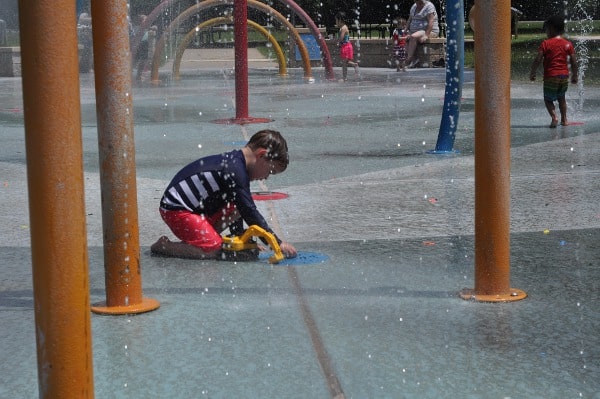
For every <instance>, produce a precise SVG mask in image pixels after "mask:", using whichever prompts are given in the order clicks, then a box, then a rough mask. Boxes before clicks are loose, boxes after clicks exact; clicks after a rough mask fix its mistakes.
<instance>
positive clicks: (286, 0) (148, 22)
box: [131, 0, 334, 79]
mask: <svg viewBox="0 0 600 399" xmlns="http://www.w3.org/2000/svg"><path fill="white" fill-rule="evenodd" d="M175 1H177V0H164V1H163V2H162V3H160V4H159V5H158V6H156V7H155V8H154V10H152V12H151V13H150V14H149V15H148V16H147V17H146V19H145V20H144V22H142V24H141V25H140V29H138V31H137V32H136V33H135V35H134V36H133V38H132V40H131V54H132V55H135V54H136V53H137V49H138V47H139V45H140V42H141V40H142V37H143V35H144V32H145V31H146V30H148V28H149V27H150V26H152V23H153V22H154V21H155V20H156V19H157V18H158V16H159V15H160V14H161V12H162V11H163V10H164V9H165V8H167V7H168V6H169V5H171V4H172V3H174V2H175ZM279 1H280V2H282V3H283V4H285V5H286V6H288V7H290V8H291V9H292V10H293V11H295V12H296V14H297V15H298V17H300V19H301V20H302V21H303V22H304V23H305V24H306V25H307V26H308V27H309V29H310V30H311V32H312V34H313V36H314V37H315V38H316V39H317V42H318V43H319V46H320V49H321V53H322V54H323V60H324V63H325V72H326V75H327V78H328V79H333V78H334V73H333V66H332V61H331V55H330V54H329V48H328V47H327V43H325V39H324V38H323V36H322V35H321V33H320V32H319V29H318V28H317V26H316V25H315V23H314V21H313V20H312V19H311V18H310V16H308V14H306V12H305V11H304V10H303V9H302V8H301V7H300V6H298V5H297V4H296V3H295V2H294V1H293V0H279Z"/></svg>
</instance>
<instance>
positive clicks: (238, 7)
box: [233, 0, 248, 120]
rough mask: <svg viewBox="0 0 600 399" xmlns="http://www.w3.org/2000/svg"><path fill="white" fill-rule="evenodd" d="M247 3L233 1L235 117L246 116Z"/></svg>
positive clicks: (244, 0) (245, 117)
mask: <svg viewBox="0 0 600 399" xmlns="http://www.w3.org/2000/svg"><path fill="white" fill-rule="evenodd" d="M247 24H248V4H247V2H246V0H234V2H233V31H234V34H235V41H234V48H235V64H234V65H235V117H236V118H237V119H240V120H242V119H247V118H248V25H247Z"/></svg>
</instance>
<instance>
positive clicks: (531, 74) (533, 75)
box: [529, 72, 535, 82]
mask: <svg viewBox="0 0 600 399" xmlns="http://www.w3.org/2000/svg"><path fill="white" fill-rule="evenodd" d="M529 80H531V81H532V82H533V81H534V80H535V72H531V73H530V74H529Z"/></svg>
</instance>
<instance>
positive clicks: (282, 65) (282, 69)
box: [173, 17, 287, 80]
mask: <svg viewBox="0 0 600 399" xmlns="http://www.w3.org/2000/svg"><path fill="white" fill-rule="evenodd" d="M231 22H233V18H232V17H218V18H212V19H209V20H208V21H204V22H202V23H200V24H198V26H196V27H195V28H192V30H190V31H189V32H188V33H187V35H185V37H184V38H183V40H182V41H181V43H179V46H177V51H176V52H175V60H174V61H173V77H174V78H175V80H179V67H180V66H181V58H182V57H183V53H184V52H185V49H186V47H187V45H188V44H189V42H190V41H192V39H193V38H194V35H195V34H196V32H198V31H199V30H202V29H205V28H208V27H210V26H213V25H217V24H221V23H231ZM248 25H250V26H252V27H253V28H254V29H255V30H257V31H258V32H260V33H261V34H262V35H263V36H265V37H266V38H267V40H269V42H270V43H271V45H272V46H273V49H274V50H275V54H277V60H278V61H279V76H286V75H287V63H286V61H285V55H284V54H283V51H282V50H281V46H280V45H279V43H278V42H277V40H275V38H274V37H273V35H271V34H270V33H269V32H268V31H267V30H266V29H265V28H263V27H262V26H260V25H259V24H257V23H256V22H254V21H251V20H248Z"/></svg>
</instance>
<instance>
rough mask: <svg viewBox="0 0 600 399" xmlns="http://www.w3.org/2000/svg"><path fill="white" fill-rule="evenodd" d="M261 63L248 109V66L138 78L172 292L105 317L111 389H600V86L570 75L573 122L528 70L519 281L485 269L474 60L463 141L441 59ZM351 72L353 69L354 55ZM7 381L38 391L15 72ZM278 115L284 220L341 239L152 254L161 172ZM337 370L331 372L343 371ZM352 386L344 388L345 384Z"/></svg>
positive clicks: (279, 221)
mask: <svg viewBox="0 0 600 399" xmlns="http://www.w3.org/2000/svg"><path fill="white" fill-rule="evenodd" d="M276 72H277V68H276V66H270V67H264V66H262V67H260V68H259V67H258V66H257V67H253V68H251V69H250V78H249V87H250V100H249V110H250V116H254V117H263V118H270V119H272V120H273V121H272V122H270V123H267V124H249V125H243V126H240V125H223V124H216V123H214V120H215V119H222V118H232V117H234V116H235V87H234V81H233V74H232V70H231V68H228V67H227V66H226V65H225V66H220V67H217V68H209V67H207V66H204V67H201V68H197V67H192V68H187V69H185V68H183V67H182V76H183V79H182V80H181V81H179V82H175V81H169V79H168V70H163V71H161V76H163V77H166V79H165V81H164V83H163V84H162V85H161V86H159V87H154V86H152V85H150V84H145V85H143V86H141V87H135V88H134V89H133V96H134V115H135V136H136V163H137V176H138V206H139V219H140V244H141V261H142V270H143V271H142V274H143V286H144V294H145V295H146V296H149V297H152V298H155V299H157V300H159V301H160V302H161V307H160V309H158V310H156V311H154V312H150V313H147V314H142V315H137V316H98V315H93V316H92V329H93V353H94V375H95V391H96V397H101V398H167V397H168V398H191V397H198V398H200V397H207V398H231V397H245V398H275V397H278V398H280V397H286V398H327V397H334V396H335V395H336V394H337V395H343V397H345V398H454V397H458V396H460V397H466V398H508V397H511V398H571V397H572V398H575V397H582V398H599V397H600V360H599V359H600V351H599V348H600V338H599V337H600V336H599V335H598V333H597V331H598V330H599V329H600V312H599V310H598V309H600V298H599V294H598V293H599V292H600V287H599V284H600V268H599V261H598V259H600V244H598V243H599V242H600V240H599V238H600V234H599V232H600V206H599V205H598V201H597V196H598V194H599V193H600V183H599V182H600V179H599V177H600V176H599V175H600V119H599V118H598V115H597V112H596V109H597V105H598V102H599V101H600V90H598V88H596V87H586V90H585V97H584V98H583V100H582V99H581V98H580V97H579V96H578V92H577V90H576V89H575V88H571V89H570V90H569V92H568V93H569V94H568V96H569V97H568V98H569V106H570V108H569V113H570V119H571V121H573V122H577V124H574V125H572V126H566V127H559V128H557V129H549V128H547V125H548V124H549V123H548V122H549V117H548V116H547V114H546V111H545V109H544V105H543V101H542V97H541V85H540V84H531V83H518V82H513V84H512V86H511V96H512V109H511V120H510V121H507V123H510V125H511V142H512V145H511V147H512V148H511V262H510V263H511V286H513V287H516V288H519V289H522V290H524V291H525V292H527V294H528V297H527V298H526V299H524V300H522V301H518V302H513V303H504V304H490V303H478V302H471V301H464V300H462V299H460V298H459V297H458V292H459V291H460V290H461V289H463V288H465V287H471V288H472V287H473V284H474V281H473V279H474V267H475V265H474V245H475V244H474V236H473V234H474V220H473V218H474V206H475V204H474V159H473V152H474V145H473V140H474V122H473V121H474V115H473V112H474V94H473V92H474V83H473V74H472V71H467V72H466V73H465V84H464V87H463V99H462V105H461V114H460V120H459V128H458V131H457V134H456V142H455V149H456V150H458V151H459V152H458V153H456V154H453V155H446V156H439V155H430V154H428V153H427V151H428V150H431V149H433V148H434V146H435V142H436V139H437V136H438V131H439V124H440V117H441V109H442V104H443V96H444V72H443V70H434V69H431V70H424V69H422V70H410V71H409V72H406V73H396V72H395V71H393V70H385V69H366V68H365V69H363V70H362V71H361V77H360V78H354V79H350V80H349V81H348V82H345V83H340V82H332V81H327V80H326V79H324V78H323V76H324V72H323V71H322V70H320V69H315V70H314V75H315V82H314V83H312V84H309V83H307V82H306V81H305V80H304V79H303V77H302V75H303V74H302V71H301V70H291V71H290V75H289V76H288V77H286V78H281V77H279V76H278V75H277V73H276ZM336 73H338V74H339V70H337V69H336ZM0 87H1V88H2V90H0V93H2V94H1V95H0V132H1V133H0V134H1V135H2V143H3V145H2V146H1V147H0V164H1V165H2V179H1V183H2V186H1V187H0V195H1V199H2V201H0V204H1V205H0V214H1V218H2V219H1V220H2V223H0V235H1V236H2V238H3V245H2V246H1V247H0V310H1V312H2V316H3V320H2V323H1V324H0V336H1V337H2V338H1V339H0V348H1V353H2V354H3V356H2V357H3V358H4V359H11V361H5V362H3V366H2V373H1V374H2V377H1V378H2V384H0V397H7V398H8V397H23V398H29V397H36V396H37V371H36V367H37V366H36V350H35V326H34V321H33V301H32V288H31V254H30V248H29V230H28V226H29V220H28V209H27V200H28V199H27V181H26V174H25V146H24V129H23V114H22V103H21V101H22V100H21V93H20V80H19V79H17V78H14V79H13V78H7V79H0ZM81 87H82V89H81V97H82V100H81V101H82V120H83V129H82V134H83V145H84V165H85V185H86V204H87V208H88V210H87V223H88V243H89V269H90V285H91V293H90V294H91V299H92V303H95V302H98V301H102V300H104V299H105V286H104V268H103V250H102V246H103V242H102V225H101V205H100V195H99V193H100V183H99V177H98V150H97V127H96V117H95V105H94V90H93V77H92V76H90V75H82V79H81ZM262 128H271V129H275V130H280V131H281V132H282V133H283V134H284V136H285V137H286V138H287V140H288V144H289V147H290V157H291V164H290V166H289V168H288V169H287V171H286V172H285V173H283V174H281V175H277V176H274V177H272V178H270V179H269V180H267V181H266V182H263V183H260V184H256V185H255V187H254V188H255V189H256V190H259V191H271V190H272V191H281V192H284V193H286V194H288V195H289V197H288V198H287V199H285V200H279V201H266V202H260V203H259V206H260V208H261V210H263V212H264V214H265V215H266V217H267V219H268V220H269V221H270V223H271V224H272V226H273V227H274V228H275V229H276V231H277V232H278V234H280V235H281V236H282V237H285V239H286V240H289V241H290V242H293V243H294V244H295V245H296V246H297V248H298V249H299V250H300V251H304V252H315V253H319V254H323V255H325V256H326V259H325V260H324V261H322V262H319V263H315V264H306V265H299V266H294V267H289V266H277V265H269V264H267V263H266V262H265V261H262V262H258V263H237V264H232V263H222V262H213V261H204V262H201V261H193V260H179V259H165V258H156V257H151V256H150V254H149V246H150V244H151V243H152V242H154V241H155V240H156V238H158V236H160V235H162V234H167V235H168V234H169V232H168V230H167V228H166V226H165V225H164V224H163V222H162V221H161V220H160V217H159V215H158V212H157V207H158V201H159V199H160V196H161V194H162V190H163V189H164V187H165V186H166V184H167V182H168V180H170V178H171V177H172V176H173V174H174V173H175V172H176V171H177V170H178V169H179V167H181V166H182V165H184V164H186V163H187V162H189V161H191V160H193V159H195V158H198V157H201V156H204V155H208V154H212V153H218V152H221V151H226V150H229V149H232V148H237V147H239V146H241V145H243V143H244V142H245V140H247V138H248V137H249V136H250V135H251V134H253V133H254V132H255V131H257V130H260V129H262ZM324 368H325V369H327V370H329V373H323V369H324ZM338 397H342V396H338Z"/></svg>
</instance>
